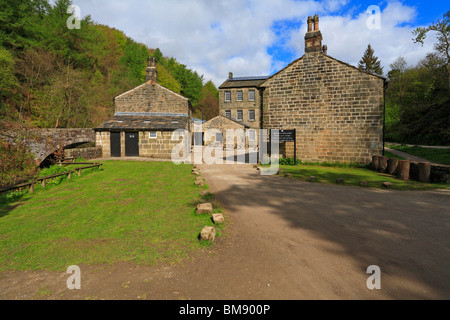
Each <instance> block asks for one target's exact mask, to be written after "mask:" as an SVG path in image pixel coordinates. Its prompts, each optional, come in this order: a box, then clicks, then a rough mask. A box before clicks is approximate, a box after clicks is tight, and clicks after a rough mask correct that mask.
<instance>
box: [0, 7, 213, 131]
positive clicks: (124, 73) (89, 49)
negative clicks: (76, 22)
mask: <svg viewBox="0 0 450 320" xmlns="http://www.w3.org/2000/svg"><path fill="white" fill-rule="evenodd" d="M71 4H72V3H71V1H70V0H58V1H56V2H55V4H54V5H50V4H49V1H48V0H21V1H10V0H0V7H1V8H2V10H1V11H0V119H1V125H3V126H5V125H12V124H20V125H25V126H28V127H39V128H66V127H68V128H70V127H93V126H95V125H97V124H99V123H101V122H102V121H103V120H105V119H106V118H108V117H109V116H111V115H112V114H113V113H114V106H113V98H114V97H115V96H117V95H119V94H121V93H123V92H125V91H128V90H130V89H132V88H134V87H136V86H138V85H140V84H142V83H143V82H144V81H145V69H146V66H147V58H148V57H149V56H155V57H156V58H157V61H158V73H159V82H160V84H161V85H163V86H165V87H167V88H169V89H171V90H173V91H175V92H177V93H180V94H182V95H184V96H186V97H187V98H189V99H190V100H191V102H192V104H193V106H194V111H195V113H194V116H197V117H200V118H201V117H202V111H203V115H208V114H210V113H211V112H210V110H211V109H213V110H214V109H217V105H218V98H216V97H218V91H217V88H215V86H214V85H213V84H212V83H211V82H207V83H204V79H203V76H201V75H199V74H198V73H197V72H195V71H193V70H191V69H189V68H188V67H187V66H186V65H183V64H181V63H179V62H177V60H176V59H175V58H167V57H164V55H163V53H162V52H161V51H160V50H159V49H151V48H148V47H147V46H146V45H144V44H141V43H137V42H136V41H134V40H133V39H131V38H129V37H127V36H126V35H125V34H124V33H123V32H122V31H120V30H116V29H114V28H111V27H108V26H105V25H100V24H96V23H94V22H93V21H92V19H91V17H89V16H87V17H84V18H83V20H82V21H81V24H80V29H76V28H74V29H70V28H68V27H67V20H68V19H69V18H70V17H71V14H70V13H67V12H68V8H69V6H71ZM210 92H211V93H210ZM211 97H214V99H212V98H211ZM215 99H217V101H216V100H215Z"/></svg>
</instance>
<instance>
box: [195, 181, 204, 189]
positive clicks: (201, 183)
mask: <svg viewBox="0 0 450 320" xmlns="http://www.w3.org/2000/svg"><path fill="white" fill-rule="evenodd" d="M195 185H196V186H199V187H203V185H204V183H203V180H195Z"/></svg>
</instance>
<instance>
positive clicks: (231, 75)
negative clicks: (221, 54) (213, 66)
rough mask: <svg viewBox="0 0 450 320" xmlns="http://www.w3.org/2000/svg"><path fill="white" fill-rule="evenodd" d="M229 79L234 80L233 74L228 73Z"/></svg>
mask: <svg viewBox="0 0 450 320" xmlns="http://www.w3.org/2000/svg"><path fill="white" fill-rule="evenodd" d="M228 79H230V80H231V79H233V72H229V73H228Z"/></svg>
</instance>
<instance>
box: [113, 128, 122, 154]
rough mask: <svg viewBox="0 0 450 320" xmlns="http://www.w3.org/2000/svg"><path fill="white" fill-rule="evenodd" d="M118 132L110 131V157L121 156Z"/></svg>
mask: <svg viewBox="0 0 450 320" xmlns="http://www.w3.org/2000/svg"><path fill="white" fill-rule="evenodd" d="M121 156H122V150H121V147H120V132H111V157H121Z"/></svg>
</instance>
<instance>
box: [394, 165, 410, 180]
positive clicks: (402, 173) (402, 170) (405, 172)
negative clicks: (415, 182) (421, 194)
mask: <svg viewBox="0 0 450 320" xmlns="http://www.w3.org/2000/svg"><path fill="white" fill-rule="evenodd" d="M410 166H411V162H410V161H409V160H399V161H398V170H397V172H398V178H399V179H401V180H408V179H409V170H410Z"/></svg>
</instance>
